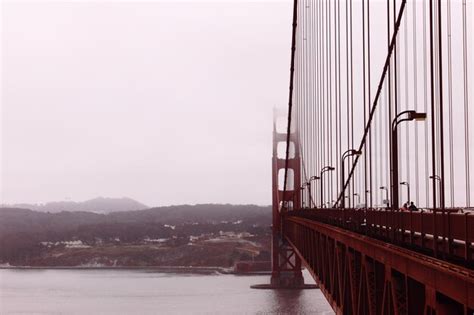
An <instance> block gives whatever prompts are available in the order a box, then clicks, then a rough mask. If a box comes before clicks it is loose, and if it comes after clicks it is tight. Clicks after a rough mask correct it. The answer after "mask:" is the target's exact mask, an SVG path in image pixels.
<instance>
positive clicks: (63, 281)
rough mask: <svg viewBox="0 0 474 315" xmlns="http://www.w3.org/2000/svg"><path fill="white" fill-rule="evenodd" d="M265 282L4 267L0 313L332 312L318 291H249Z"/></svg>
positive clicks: (263, 279)
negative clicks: (254, 285)
mask: <svg viewBox="0 0 474 315" xmlns="http://www.w3.org/2000/svg"><path fill="white" fill-rule="evenodd" d="M305 276H306V277H305V278H306V280H307V281H311V279H310V276H309V274H308V273H305ZM268 281H269V276H234V275H190V274H165V273H156V272H153V271H131V270H38V269H36V270H11V269H4V270H0V313H1V314H333V312H332V310H331V307H330V306H329V305H328V303H327V302H326V300H325V299H324V296H323V295H322V293H321V292H320V291H319V290H304V291H292V290H278V291H274V290H254V289H250V285H252V284H258V283H268Z"/></svg>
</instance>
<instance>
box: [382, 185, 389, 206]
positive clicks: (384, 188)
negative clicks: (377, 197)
mask: <svg viewBox="0 0 474 315" xmlns="http://www.w3.org/2000/svg"><path fill="white" fill-rule="evenodd" d="M380 190H385V200H386V201H387V209H389V208H390V202H389V201H388V189H387V187H385V186H381V187H380ZM383 200H384V199H383V197H382V201H383Z"/></svg>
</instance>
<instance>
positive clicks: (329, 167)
mask: <svg viewBox="0 0 474 315" xmlns="http://www.w3.org/2000/svg"><path fill="white" fill-rule="evenodd" d="M327 171H334V167H332V166H325V167H323V168H322V169H321V173H320V174H319V178H320V180H321V208H322V207H323V206H324V185H323V174H324V173H326V172H327Z"/></svg>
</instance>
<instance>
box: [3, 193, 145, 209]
mask: <svg viewBox="0 0 474 315" xmlns="http://www.w3.org/2000/svg"><path fill="white" fill-rule="evenodd" d="M1 208H22V209H30V210H34V211H39V212H50V213H57V212H61V211H86V212H94V213H111V212H122V211H133V210H143V209H148V208H149V207H148V206H147V205H144V204H142V203H140V202H138V201H136V200H133V199H131V198H127V197H123V198H104V197H97V198H93V199H89V200H86V201H81V202H76V201H53V202H47V203H38V204H29V203H19V204H11V205H10V204H6V205H1Z"/></svg>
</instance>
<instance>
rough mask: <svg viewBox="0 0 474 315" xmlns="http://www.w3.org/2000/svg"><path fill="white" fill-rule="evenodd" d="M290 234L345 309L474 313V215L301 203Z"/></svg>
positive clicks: (286, 226) (286, 222)
mask: <svg viewBox="0 0 474 315" xmlns="http://www.w3.org/2000/svg"><path fill="white" fill-rule="evenodd" d="M282 235H283V238H284V239H286V241H287V242H288V243H289V244H290V245H291V247H292V248H293V249H294V251H295V253H296V254H297V256H298V257H299V258H300V259H301V262H302V264H303V265H305V266H306V267H307V268H308V270H309V271H310V273H311V274H312V276H313V277H314V279H315V280H316V282H317V283H318V284H319V286H320V288H321V290H322V292H323V293H324V295H325V296H326V298H327V299H328V301H329V303H330V304H331V306H332V307H333V309H334V310H335V312H336V313H337V314H429V315H431V314H437V315H439V314H464V315H467V314H469V315H472V314H474V270H473V266H474V260H473V243H474V213H470V212H465V213H453V212H449V211H447V212H443V213H436V214H435V213H432V212H430V211H422V212H401V211H391V210H366V209H301V210H293V211H288V212H286V213H284V214H283V215H282ZM434 240H437V242H435V241H434Z"/></svg>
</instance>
